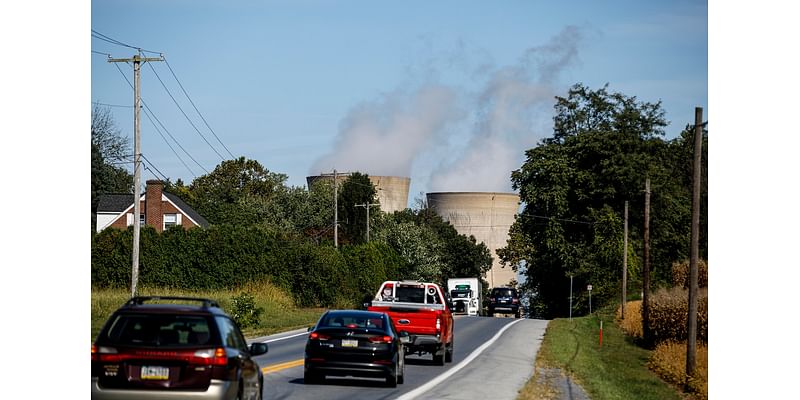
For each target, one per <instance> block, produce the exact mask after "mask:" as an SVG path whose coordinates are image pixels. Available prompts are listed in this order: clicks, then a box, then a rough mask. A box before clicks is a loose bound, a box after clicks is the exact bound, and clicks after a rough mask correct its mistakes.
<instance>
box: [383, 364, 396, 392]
mask: <svg viewBox="0 0 800 400" xmlns="http://www.w3.org/2000/svg"><path fill="white" fill-rule="evenodd" d="M398 364H399V363H398ZM398 369H399V366H398V365H395V366H394V373H392V374H389V375H387V376H386V386H388V387H390V388H393V387H397V370H398Z"/></svg>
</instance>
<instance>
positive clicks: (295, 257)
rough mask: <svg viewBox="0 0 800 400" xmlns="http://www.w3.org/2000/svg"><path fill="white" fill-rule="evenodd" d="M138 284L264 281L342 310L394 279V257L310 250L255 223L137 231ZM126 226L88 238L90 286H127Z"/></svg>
mask: <svg viewBox="0 0 800 400" xmlns="http://www.w3.org/2000/svg"><path fill="white" fill-rule="evenodd" d="M140 238H141V240H140V258H139V286H140V287H158V288H172V289H191V290H201V289H203V290H210V289H232V288H237V287H241V286H243V285H246V284H248V283H249V282H262V281H268V282H271V283H272V284H274V285H276V286H278V287H279V288H281V289H283V290H285V291H286V292H289V293H292V295H293V296H294V300H295V302H296V304H298V305H300V306H304V307H315V306H319V307H332V306H340V307H349V306H353V305H355V304H358V302H360V300H361V298H362V297H363V294H364V293H370V294H371V293H372V292H374V291H375V290H377V287H378V285H379V284H380V283H381V282H383V281H384V280H386V279H389V278H392V279H398V278H400V277H399V276H397V270H398V269H399V268H400V267H401V265H402V260H401V258H400V256H399V255H398V254H397V253H396V252H395V251H394V250H393V249H392V248H391V247H389V246H386V245H383V244H378V243H375V244H373V243H370V244H364V245H358V246H341V247H340V250H339V251H337V250H336V249H334V248H333V247H330V246H324V245H317V244H314V243H311V242H308V241H305V240H304V239H302V238H294V237H288V236H286V235H283V234H281V233H279V232H276V231H275V230H274V229H272V228H269V227H265V226H259V225H250V226H235V225H212V226H211V227H209V228H207V229H200V228H192V229H188V230H184V229H181V228H173V229H169V230H167V231H165V232H163V233H158V232H156V231H155V230H154V229H153V228H151V227H142V230H141V236H140ZM132 240H133V239H132V229H127V230H117V229H106V230H104V231H102V232H100V233H99V234H97V235H95V236H94V237H93V238H92V286H93V287H95V288H125V287H130V280H131V243H132Z"/></svg>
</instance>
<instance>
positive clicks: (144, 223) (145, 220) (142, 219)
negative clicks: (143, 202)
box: [139, 214, 147, 226]
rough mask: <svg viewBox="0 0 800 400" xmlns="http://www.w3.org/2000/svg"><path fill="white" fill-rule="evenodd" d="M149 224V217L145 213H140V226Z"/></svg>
mask: <svg viewBox="0 0 800 400" xmlns="http://www.w3.org/2000/svg"><path fill="white" fill-rule="evenodd" d="M146 224H147V218H145V215H144V214H139V226H145V225H146Z"/></svg>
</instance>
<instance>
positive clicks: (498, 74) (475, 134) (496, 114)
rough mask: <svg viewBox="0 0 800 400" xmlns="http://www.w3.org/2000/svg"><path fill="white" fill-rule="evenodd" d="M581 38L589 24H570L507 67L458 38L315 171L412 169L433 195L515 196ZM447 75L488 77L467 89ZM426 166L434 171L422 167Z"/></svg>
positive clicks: (350, 129) (360, 116)
mask: <svg viewBox="0 0 800 400" xmlns="http://www.w3.org/2000/svg"><path fill="white" fill-rule="evenodd" d="M582 37H583V31H582V29H581V28H578V27H574V26H568V27H566V28H564V29H563V30H562V31H561V32H559V33H558V34H557V35H555V36H554V37H553V38H551V39H550V40H549V41H548V42H546V43H545V44H543V45H539V46H535V47H531V48H529V49H527V50H526V51H525V52H524V53H523V54H522V55H521V56H520V58H519V61H518V62H517V63H516V64H514V65H507V66H503V67H495V66H494V63H493V60H491V57H490V56H489V55H488V54H487V53H485V52H482V51H475V50H474V49H471V48H469V47H468V46H466V45H465V44H464V43H463V42H458V43H457V44H456V46H455V48H454V49H453V50H451V51H449V52H445V55H444V56H442V57H439V59H440V61H439V62H436V61H431V60H423V62H421V63H420V65H421V66H422V67H423V68H422V69H419V68H417V70H420V71H421V72H424V73H423V74H422V75H424V76H423V77H422V80H423V82H422V83H420V84H418V85H411V86H410V87H403V88H399V89H396V90H395V91H393V92H390V93H386V94H383V95H381V96H379V97H378V98H377V99H375V100H373V101H367V102H363V103H361V104H359V105H357V106H355V107H353V108H352V109H351V110H350V112H349V113H348V114H347V116H346V117H345V118H344V120H343V121H342V123H341V124H340V127H339V134H338V137H337V140H336V143H335V146H334V149H333V150H332V151H331V152H330V153H329V154H327V155H325V156H323V157H321V158H320V159H319V160H317V162H315V163H314V165H313V167H312V169H311V171H312V173H314V174H316V173H320V172H329V171H331V170H333V169H334V168H336V169H338V170H339V171H361V172H365V173H368V174H371V175H399V176H411V174H412V171H413V172H415V173H416V174H417V176H411V178H412V184H413V183H414V181H422V182H427V186H428V187H427V188H425V189H427V191H510V189H511V183H510V175H511V171H513V170H514V169H517V168H519V166H520V165H521V163H522V160H523V156H524V151H525V150H526V149H528V148H530V147H532V146H534V145H535V144H536V142H538V140H539V139H540V138H542V137H544V136H545V134H546V133H549V127H550V126H551V125H550V124H551V118H552V116H551V114H550V113H551V110H552V104H553V101H554V96H555V95H556V93H559V91H558V90H557V86H556V85H557V84H556V82H557V80H558V78H559V76H560V74H561V72H562V71H564V70H565V69H566V68H568V67H570V66H572V65H574V64H575V63H576V62H578V45H579V43H580V41H581V40H582ZM440 64H444V65H443V66H442V65H440ZM414 70H415V68H409V71H412V72H413V71H414ZM442 71H444V72H448V73H451V72H452V73H466V75H469V76H472V77H478V76H480V77H481V78H480V80H478V79H475V80H473V81H472V82H471V84H472V85H473V86H472V88H473V89H472V91H468V90H467V89H465V88H463V87H458V86H456V85H453V84H444V83H441V82H438V81H437V79H439V77H442V76H446V75H447V74H446V73H443V72H442ZM477 71H480V74H477ZM420 165H424V166H425V167H426V168H425V169H424V170H422V171H420V170H419V168H415V166H420Z"/></svg>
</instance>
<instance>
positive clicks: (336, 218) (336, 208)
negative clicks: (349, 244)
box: [333, 169, 339, 249]
mask: <svg viewBox="0 0 800 400" xmlns="http://www.w3.org/2000/svg"><path fill="white" fill-rule="evenodd" d="M337 187H338V184H337V183H336V170H335V169H334V170H333V247H336V248H337V249H338V248H339V193H338V192H337Z"/></svg>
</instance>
